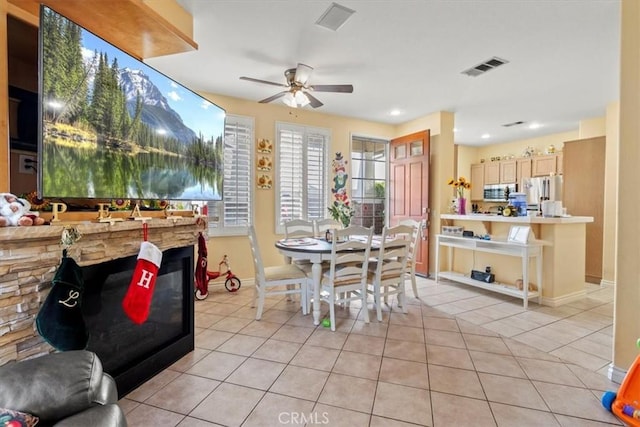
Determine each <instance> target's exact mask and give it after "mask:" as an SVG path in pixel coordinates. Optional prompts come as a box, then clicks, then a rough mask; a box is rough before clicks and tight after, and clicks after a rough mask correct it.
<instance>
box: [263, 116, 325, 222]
mask: <svg viewBox="0 0 640 427" xmlns="http://www.w3.org/2000/svg"><path fill="white" fill-rule="evenodd" d="M283 130H284V131H290V132H299V133H301V134H302V140H303V142H302V143H303V147H304V148H303V158H304V163H303V165H302V175H303V177H306V176H307V173H308V164H309V163H308V149H309V148H308V145H309V136H310V135H319V136H322V137H323V138H324V150H323V155H322V162H323V167H322V168H321V170H322V174H323V176H322V179H321V180H322V182H323V189H322V193H323V195H322V198H321V200H322V204H323V206H322V208H321V211H322V212H323V216H322V218H326V217H327V212H326V209H327V207H328V206H329V197H330V190H329V188H330V184H329V182H330V179H331V177H330V176H329V175H330V173H329V167H330V165H329V150H330V148H331V129H329V128H321V127H316V126H305V125H300V124H296V123H288V122H276V129H275V135H276V138H275V139H276V141H275V149H276V155H275V159H274V163H275V166H276V167H275V171H276V172H275V173H274V180H275V194H274V204H275V230H276V234H284V225H283V224H282V222H281V216H280V212H281V205H280V190H281V188H280V186H281V180H280V173H281V170H282V167H281V159H280V154H281V153H282V150H281V147H280V145H281V140H280V132H281V131H283ZM305 184H306V181H305ZM303 198H304V199H305V201H304V203H303V207H302V211H303V215H304V217H303V218H301V219H305V220H308V219H309V218H308V206H306V202H307V201H308V192H307V190H306V185H304V184H303Z"/></svg>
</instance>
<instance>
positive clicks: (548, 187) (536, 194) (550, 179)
mask: <svg viewBox="0 0 640 427" xmlns="http://www.w3.org/2000/svg"><path fill="white" fill-rule="evenodd" d="M522 186H523V187H524V188H523V190H522V192H524V193H526V195H527V209H528V210H540V203H541V202H543V201H545V200H550V201H556V202H562V175H553V176H541V177H535V178H525V179H524V180H523V183H522Z"/></svg>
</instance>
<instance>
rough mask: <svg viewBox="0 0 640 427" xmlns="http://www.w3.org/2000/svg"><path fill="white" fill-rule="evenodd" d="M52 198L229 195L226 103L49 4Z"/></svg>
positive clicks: (44, 85)
mask: <svg viewBox="0 0 640 427" xmlns="http://www.w3.org/2000/svg"><path fill="white" fill-rule="evenodd" d="M40 28H41V33H40V37H41V40H40V48H41V52H40V53H41V54H40V60H41V64H40V66H41V72H40V76H41V79H42V80H41V119H42V134H41V165H40V172H41V173H40V179H41V182H40V189H41V193H42V195H43V196H44V197H56V198H65V197H69V198H100V199H163V200H220V199H221V189H222V161H223V134H224V110H223V109H221V108H220V107H218V106H216V105H215V104H213V103H211V102H209V101H207V100H206V99H204V98H202V97H201V96H199V95H197V94H195V93H194V92H192V91H190V90H189V89H187V88H185V87H184V86H182V85H180V84H178V83H176V82H175V81H173V80H171V79H170V78H168V77H167V76H165V75H163V74H161V73H159V72H157V71H156V70H154V69H153V68H151V67H149V66H147V65H146V64H144V63H143V62H141V61H138V60H137V59H135V58H133V57H131V56H129V55H127V54H126V53H124V52H122V51H121V50H119V49H118V48H116V47H114V46H113V45H111V44H109V43H107V42H105V41H104V40H102V39H100V38H98V37H96V36H95V35H93V34H91V33H90V32H88V31H87V30H85V29H83V28H81V27H80V26H78V25H77V24H75V23H73V22H71V21H70V20H68V19H67V18H65V17H63V16H62V15H60V14H58V13H56V12H54V11H53V10H51V9H49V8H46V7H44V6H43V8H42V13H41V26H40Z"/></svg>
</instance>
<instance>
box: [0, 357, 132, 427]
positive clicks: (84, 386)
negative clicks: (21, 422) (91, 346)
mask: <svg viewBox="0 0 640 427" xmlns="http://www.w3.org/2000/svg"><path fill="white" fill-rule="evenodd" d="M117 401H118V392H117V389H116V383H115V381H114V380H113V378H112V377H111V376H109V375H108V374H107V373H105V372H103V371H102V363H101V362H100V359H99V358H98V356H96V355H95V354H94V353H92V352H89V351H85V350H79V351H67V352H63V353H54V354H48V355H45V356H42V357H37V358H34V359H29V360H25V361H21V362H11V363H8V364H6V365H4V366H0V408H6V409H12V410H15V411H21V412H26V413H29V414H32V415H35V416H37V417H39V418H40V421H39V422H38V427H40V426H59V427H62V426H64V427H67V426H78V427H79V426H83V427H87V426H110V427H126V425H127V421H126V419H125V416H124V413H123V412H122V410H121V409H120V407H119V406H118V405H117Z"/></svg>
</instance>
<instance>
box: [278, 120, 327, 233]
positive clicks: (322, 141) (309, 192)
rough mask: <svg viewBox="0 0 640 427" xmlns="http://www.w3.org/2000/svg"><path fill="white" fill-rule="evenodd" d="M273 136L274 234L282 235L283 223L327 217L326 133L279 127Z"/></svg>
mask: <svg viewBox="0 0 640 427" xmlns="http://www.w3.org/2000/svg"><path fill="white" fill-rule="evenodd" d="M276 134H277V141H276V143H277V153H278V162H277V174H278V175H277V178H276V185H277V191H276V230H277V231H278V232H283V229H282V224H283V223H284V222H285V221H290V220H292V219H306V220H313V219H321V218H324V217H325V216H326V215H325V213H326V200H327V194H326V191H327V160H326V159H327V150H328V147H329V132H328V131H327V130H324V129H316V128H309V127H303V126H296V125H292V124H288V123H278V124H277V125H276Z"/></svg>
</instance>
